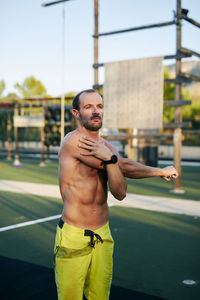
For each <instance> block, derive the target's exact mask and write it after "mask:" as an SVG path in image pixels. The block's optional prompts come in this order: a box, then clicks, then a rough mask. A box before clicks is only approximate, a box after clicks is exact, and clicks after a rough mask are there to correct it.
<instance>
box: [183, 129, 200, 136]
mask: <svg viewBox="0 0 200 300" xmlns="http://www.w3.org/2000/svg"><path fill="white" fill-rule="evenodd" d="M182 132H183V134H197V135H200V130H199V129H196V130H195V129H194V130H192V129H191V130H190V129H189V130H187V129H186V130H183V131H182Z"/></svg>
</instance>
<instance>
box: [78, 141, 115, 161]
mask: <svg viewBox="0 0 200 300" xmlns="http://www.w3.org/2000/svg"><path fill="white" fill-rule="evenodd" d="M80 142H81V143H79V144H78V146H79V147H80V148H82V149H85V150H88V152H81V153H80V154H81V155H86V156H88V155H92V156H95V157H96V158H98V159H101V160H103V161H106V160H109V159H110V158H111V156H112V154H113V153H112V151H111V150H110V149H109V148H108V147H106V145H105V144H104V142H103V141H96V140H94V139H92V138H91V137H88V136H83V137H81V138H80Z"/></svg>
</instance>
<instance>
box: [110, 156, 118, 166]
mask: <svg viewBox="0 0 200 300" xmlns="http://www.w3.org/2000/svg"><path fill="white" fill-rule="evenodd" d="M111 160H112V162H113V164H115V163H116V162H117V161H118V157H117V155H112V157H111Z"/></svg>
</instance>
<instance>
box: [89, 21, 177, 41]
mask: <svg viewBox="0 0 200 300" xmlns="http://www.w3.org/2000/svg"><path fill="white" fill-rule="evenodd" d="M176 23H177V22H176V21H170V22H164V23H159V24H151V25H144V26H138V27H132V28H128V29H122V30H116V31H109V32H103V33H99V34H95V35H93V37H94V38H98V37H100V36H105V35H113V34H118V33H124V32H130V31H136V30H142V29H149V28H156V27H163V26H168V25H174V24H176Z"/></svg>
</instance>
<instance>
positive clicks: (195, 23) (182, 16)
mask: <svg viewBox="0 0 200 300" xmlns="http://www.w3.org/2000/svg"><path fill="white" fill-rule="evenodd" d="M181 19H184V20H186V21H188V22H189V23H191V24H193V25H195V26H196V27H198V28H200V23H198V22H196V21H195V20H193V19H191V18H189V17H187V16H186V15H181Z"/></svg>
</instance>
